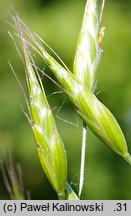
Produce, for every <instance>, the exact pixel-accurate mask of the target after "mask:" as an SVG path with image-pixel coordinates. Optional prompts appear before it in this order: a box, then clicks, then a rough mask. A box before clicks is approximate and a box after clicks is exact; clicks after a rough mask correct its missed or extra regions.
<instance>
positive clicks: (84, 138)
mask: <svg viewBox="0 0 131 216" xmlns="http://www.w3.org/2000/svg"><path fill="white" fill-rule="evenodd" d="M86 126H87V125H86V123H85V122H83V127H82V143H81V166H80V180H79V197H80V196H81V193H82V189H83V184H84V170H85V154H86V137H87V130H86Z"/></svg>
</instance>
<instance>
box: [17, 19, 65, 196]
mask: <svg viewBox="0 0 131 216" xmlns="http://www.w3.org/2000/svg"><path fill="white" fill-rule="evenodd" d="M17 28H18V33H19V35H20V39H21V44H22V49H23V53H24V59H25V71H26V81H27V87H28V93H29V115H30V122H31V126H32V129H33V134H34V137H35V142H36V146H37V150H38V154H39V158H40V161H41V165H42V168H43V170H44V172H45V174H46V176H47V177H48V179H49V181H50V183H51V185H52V187H53V188H54V190H55V191H56V192H57V194H58V197H59V199H64V197H65V185H66V180H67V159H66V152H65V148H64V145H63V142H62V140H61V138H60V135H59V133H58V130H57V127H56V124H55V120H54V117H53V114H52V112H51V109H50V107H49V104H48V101H47V99H46V95H45V92H44V88H43V86H42V83H41V80H40V78H39V74H38V73H37V70H35V69H34V68H33V66H32V64H34V62H33V60H32V57H31V55H30V54H29V51H28V48H27V45H26V43H25V39H24V36H23V33H22V29H21V27H20V25H19V22H17Z"/></svg>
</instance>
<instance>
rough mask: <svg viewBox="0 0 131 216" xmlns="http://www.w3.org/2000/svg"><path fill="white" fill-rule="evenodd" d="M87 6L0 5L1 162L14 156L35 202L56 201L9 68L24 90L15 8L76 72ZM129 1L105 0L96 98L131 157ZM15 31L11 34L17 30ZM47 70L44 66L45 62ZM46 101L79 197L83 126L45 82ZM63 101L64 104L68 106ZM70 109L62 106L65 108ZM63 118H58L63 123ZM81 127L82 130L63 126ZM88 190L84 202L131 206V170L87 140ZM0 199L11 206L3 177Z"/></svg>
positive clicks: (28, 0) (58, 2)
mask: <svg viewBox="0 0 131 216" xmlns="http://www.w3.org/2000/svg"><path fill="white" fill-rule="evenodd" d="M85 2H86V1H85V0H66V1H64V0H37V1H36V0H21V1H20V0H19V1H18V0H6V1H4V0H0V161H3V163H4V162H5V160H6V157H8V156H7V155H8V152H9V149H11V152H12V155H13V159H14V162H15V164H17V163H19V164H20V165H21V168H22V171H23V183H24V188H25V190H26V191H30V194H31V198H32V199H57V197H56V194H55V192H54V191H53V190H52V189H51V186H50V184H49V182H48V180H47V179H46V177H45V175H44V173H43V171H42V168H41V166H40V163H39V159H38V156H37V152H36V147H35V143H34V140H33V135H32V131H31V128H30V125H29V123H28V120H27V119H26V117H25V115H24V113H23V111H22V107H23V109H24V110H25V111H27V108H26V105H25V100H24V97H23V95H22V92H21V90H20V88H19V86H18V83H17V81H16V79H15V78H14V76H13V74H12V72H11V70H10V68H9V65H8V60H9V61H10V62H11V64H12V65H13V67H14V69H15V71H16V73H17V75H18V77H19V79H20V80H21V82H22V84H23V85H24V69H23V65H22V63H21V61H20V59H19V57H18V54H17V52H16V50H15V47H14V45H13V43H12V41H11V38H10V37H9V35H8V33H7V31H8V30H10V29H11V27H10V25H9V24H8V23H7V22H9V23H12V18H11V17H10V15H9V14H10V13H11V14H13V10H12V8H11V5H13V7H14V8H15V10H16V11H18V12H19V14H20V17H21V18H22V19H23V21H24V22H25V23H26V24H27V25H28V26H29V28H30V29H31V30H32V31H35V32H36V33H37V34H38V35H40V36H41V37H42V38H44V39H45V40H46V42H47V43H48V44H49V45H50V46H51V47H52V48H53V49H54V50H55V51H56V52H57V53H58V54H59V55H60V57H61V58H62V59H63V60H64V62H65V63H66V64H67V65H68V67H69V68H70V69H71V70H72V62H73V58H74V54H75V47H76V41H77V36H78V33H79V30H80V25H81V21H82V14H83V11H84V6H85ZM130 23H131V1H130V0H126V1H122V0H121V1H120V0H115V1H114V0H107V1H106V5H105V10H104V17H103V21H102V25H103V26H105V27H106V33H105V37H104V41H103V44H102V48H103V50H104V52H103V57H102V60H101V63H100V66H99V82H98V87H97V92H98V98H99V99H100V100H101V101H102V102H103V103H104V104H105V105H106V106H107V107H108V108H109V109H110V110H111V111H112V113H113V114H114V115H115V117H116V118H117V120H118V122H119V124H120V125H121V128H122V130H123V132H124V134H125V137H126V140H127V143H128V147H129V151H130V152H131V25H130ZM12 30H13V28H12ZM39 64H40V66H41V67H45V65H44V63H43V62H41V61H39ZM44 84H45V88H46V93H47V95H48V100H49V102H50V104H51V107H52V109H54V116H56V121H57V124H58V128H59V131H60V133H61V136H62V139H63V141H64V144H65V148H66V151H67V155H68V179H69V182H71V184H72V187H73V188H74V190H75V191H77V190H78V182H79V167H80V142H81V121H80V119H79V117H78V115H77V114H76V113H75V111H74V108H73V107H72V105H71V104H70V102H69V101H68V99H67V98H66V96H65V95H64V94H56V95H52V93H53V92H55V91H58V90H59V89H58V87H57V88H56V86H55V85H54V84H52V83H51V82H49V81H48V80H47V78H44ZM64 101H65V103H63V102H64ZM62 104H64V105H62ZM57 116H59V118H58V117H57ZM61 119H65V120H67V121H70V122H74V123H78V127H75V126H73V125H71V124H68V123H66V122H64V121H63V120H61ZM87 142H88V143H87V157H86V169H85V184H84V190H83V193H82V199H131V168H130V166H129V165H128V164H127V163H126V162H125V161H124V160H123V159H122V158H121V157H119V156H118V155H116V154H115V153H114V152H113V151H112V150H110V149H108V148H107V147H106V146H105V145H104V144H102V143H101V142H100V141H99V140H98V139H97V138H96V137H95V136H94V135H93V134H92V133H91V132H88V141H87ZM0 199H10V197H9V195H8V192H7V189H6V187H5V184H4V181H3V177H2V174H1V173H0Z"/></svg>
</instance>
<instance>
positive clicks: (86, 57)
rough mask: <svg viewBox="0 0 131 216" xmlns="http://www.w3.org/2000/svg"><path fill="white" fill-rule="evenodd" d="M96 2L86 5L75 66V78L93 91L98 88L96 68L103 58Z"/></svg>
mask: <svg viewBox="0 0 131 216" xmlns="http://www.w3.org/2000/svg"><path fill="white" fill-rule="evenodd" d="M96 2H97V1H96V0H88V1H87V3H86V7H85V12H84V17H83V22H82V27H81V31H80V34H79V37H78V42H77V49H76V55H75V59H74V64H73V73H74V74H75V77H76V78H77V79H78V80H79V81H80V82H81V83H82V84H83V85H85V86H86V87H88V88H89V89H90V90H91V91H94V90H95V87H96V83H97V71H96V68H97V65H98V63H99V60H100V57H101V48H100V46H99V44H98V36H99V30H100V23H99V20H98V13H97V4H96Z"/></svg>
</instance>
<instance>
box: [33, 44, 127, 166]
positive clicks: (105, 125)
mask: <svg viewBox="0 0 131 216" xmlns="http://www.w3.org/2000/svg"><path fill="white" fill-rule="evenodd" d="M34 42H35V41H34ZM39 46H40V44H39ZM39 46H37V48H38V53H39V52H41V51H42V52H41V56H42V57H43V59H44V61H45V62H46V63H47V65H48V67H49V68H50V69H51V71H52V72H53V74H54V75H55V76H56V78H57V79H58V81H59V82H60V84H61V85H62V87H63V89H64V90H65V92H66V94H67V95H68V97H69V98H70V100H71V101H72V103H73V104H74V106H75V107H76V109H77V112H78V113H79V115H80V116H81V117H82V119H83V120H84V121H85V123H86V124H87V125H88V126H89V128H90V129H91V130H92V131H93V133H94V134H95V135H96V136H97V137H98V138H99V139H100V140H101V141H102V142H103V143H105V144H106V145H108V146H109V147H110V148H112V149H113V150H114V151H115V152H116V153H117V154H119V155H121V156H122V157H124V158H125V159H127V156H128V160H127V161H128V162H129V158H130V157H129V154H128V150H127V144H126V141H125V138H124V135H123V133H122V131H121V129H120V126H119V125H118V123H117V121H116V119H115V118H114V116H113V115H112V113H111V112H110V111H109V110H108V109H107V108H106V107H105V106H104V105H103V104H102V103H101V102H100V101H99V100H98V99H97V97H96V96H95V95H94V94H93V93H92V92H91V91H90V90H89V89H88V88H87V87H85V86H83V85H82V84H81V83H80V82H79V81H78V80H77V79H76V77H75V76H74V75H73V74H72V73H71V72H69V71H67V70H66V69H65V68H63V67H62V66H61V65H60V64H59V63H58V62H57V61H56V60H55V59H54V58H53V57H51V56H50V55H49V54H48V53H47V52H46V51H45V49H43V47H41V48H39Z"/></svg>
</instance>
